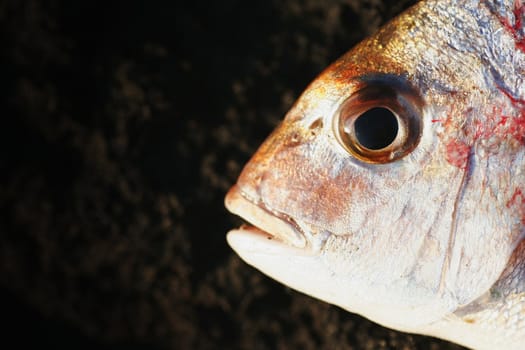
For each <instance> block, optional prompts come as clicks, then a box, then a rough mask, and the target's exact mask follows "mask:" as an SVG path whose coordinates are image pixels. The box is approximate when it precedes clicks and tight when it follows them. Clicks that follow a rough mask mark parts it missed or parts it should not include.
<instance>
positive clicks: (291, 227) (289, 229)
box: [224, 185, 307, 248]
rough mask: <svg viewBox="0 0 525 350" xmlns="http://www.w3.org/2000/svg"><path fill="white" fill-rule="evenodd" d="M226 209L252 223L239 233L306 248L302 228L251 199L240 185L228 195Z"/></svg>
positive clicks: (281, 214) (259, 201) (242, 228)
mask: <svg viewBox="0 0 525 350" xmlns="http://www.w3.org/2000/svg"><path fill="white" fill-rule="evenodd" d="M224 203H225V205H226V208H227V209H228V210H229V211H230V212H232V213H234V214H236V215H238V216H240V217H241V218H243V219H244V220H246V221H248V222H249V223H251V224H252V225H253V226H251V225H247V224H244V225H242V226H241V227H240V228H239V230H238V231H244V232H247V233H250V234H252V235H253V234H255V235H258V236H260V235H264V236H266V238H267V239H276V240H278V241H281V242H283V243H285V244H287V245H290V246H293V247H295V248H305V247H306V245H307V240H306V236H305V234H304V232H303V230H302V229H301V227H300V226H299V225H298V224H297V223H296V222H295V220H293V219H292V218H291V217H289V216H288V215H286V214H284V213H281V212H279V211H276V210H272V209H271V208H269V207H268V206H267V205H265V204H264V202H263V201H261V200H256V199H253V198H251V197H250V196H249V195H248V194H246V193H245V192H244V191H242V189H241V188H240V187H239V186H238V185H234V186H233V187H232V188H231V189H230V190H229V191H228V194H227V195H226V198H225V201H224Z"/></svg>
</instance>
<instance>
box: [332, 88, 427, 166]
mask: <svg viewBox="0 0 525 350" xmlns="http://www.w3.org/2000/svg"><path fill="white" fill-rule="evenodd" d="M421 106H422V102H421V99H420V98H419V96H418V95H417V94H415V93H414V92H413V91H412V90H411V89H409V88H407V87H405V86H403V85H402V84H399V82H396V83H392V82H383V81H381V82H367V83H366V84H365V86H364V87H363V88H361V89H359V90H358V91H356V92H355V93H354V94H352V95H351V96H350V97H349V98H348V99H346V100H345V101H344V102H343V103H342V104H341V107H340V108H339V109H338V111H337V112H336V117H335V118H334V132H335V134H336V138H337V139H338V141H339V143H340V144H341V145H342V146H343V147H344V148H345V150H347V151H348V152H349V153H350V154H351V155H352V156H353V157H355V158H357V159H359V160H360V161H363V162H366V163H372V164H385V163H390V162H393V161H396V160H398V159H401V158H403V157H404V156H406V155H407V154H409V153H410V152H411V151H412V150H414V148H415V147H416V146H417V144H418V143H419V140H420V138H421V132H422V118H421V116H422V107H421Z"/></svg>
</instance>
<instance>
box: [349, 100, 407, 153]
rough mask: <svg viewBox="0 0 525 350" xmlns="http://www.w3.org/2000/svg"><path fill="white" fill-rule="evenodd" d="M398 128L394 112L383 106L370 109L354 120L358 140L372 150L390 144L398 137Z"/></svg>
mask: <svg viewBox="0 0 525 350" xmlns="http://www.w3.org/2000/svg"><path fill="white" fill-rule="evenodd" d="M398 128H399V126H398V125H397V118H396V116H395V115H394V113H392V111H390V110H389V109H387V108H383V107H375V108H372V109H369V110H368V111H366V112H365V113H363V114H361V115H360V116H359V117H358V118H357V120H356V121H355V122H354V130H355V136H356V138H357V141H359V143H360V144H361V146H363V147H366V148H368V149H371V150H378V149H382V148H385V147H386V146H388V145H390V144H391V143H392V142H393V141H394V140H395V139H396V136H397V131H398Z"/></svg>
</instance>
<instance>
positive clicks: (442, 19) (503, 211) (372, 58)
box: [225, 0, 525, 349]
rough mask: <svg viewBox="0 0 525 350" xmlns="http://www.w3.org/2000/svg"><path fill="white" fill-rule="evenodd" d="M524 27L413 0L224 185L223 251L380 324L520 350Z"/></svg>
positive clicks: (523, 320) (523, 333)
mask: <svg viewBox="0 0 525 350" xmlns="http://www.w3.org/2000/svg"><path fill="white" fill-rule="evenodd" d="M524 24H525V2H524V1H523V0H520V1H516V0H493V1H490V0H486V1H471V0H457V1H451V0H447V1H443V0H439V1H437V0H428V1H422V2H420V3H418V4H416V5H415V6H414V7H412V8H410V9H409V10H407V11H406V12H404V13H403V14H401V15H400V16H399V17H397V18H395V19H394V20H392V21H391V22H390V23H388V24H387V25H385V26H384V27H383V28H382V29H380V30H379V31H378V32H377V33H376V34H375V35H373V36H372V37H370V38H368V39H365V40H364V41H363V42H361V43H360V44H358V45H357V46H356V47H355V48H353V49H352V50H350V51H349V52H348V53H346V54H345V55H343V56H342V57H341V58H340V59H339V60H337V61H336V62H335V63H333V64H332V65H331V66H329V67H328V68H327V69H326V70H325V71H324V72H323V73H321V74H320V76H319V77H318V78H317V79H315V80H314V81H313V82H312V83H311V84H310V86H309V87H308V88H307V89H306V91H304V93H303V94H302V95H301V97H300V98H299V99H298V101H297V102H296V103H295V104H294V106H293V107H292V108H291V110H290V111H289V112H288V113H287V115H286V117H285V118H284V120H283V121H282V123H281V124H280V125H279V126H278V127H277V128H276V130H275V131H274V132H273V133H272V134H271V135H270V136H269V138H268V139H267V140H266V141H265V142H264V143H263V145H262V146H261V147H260V148H259V149H258V151H257V152H256V153H255V155H254V156H253V158H252V159H251V160H250V161H249V162H248V164H247V165H246V166H245V168H244V169H243V171H242V173H241V175H240V177H239V179H238V180H237V183H236V184H235V185H234V186H233V187H232V188H231V190H230V191H229V192H228V194H227V196H226V199H225V203H226V206H227V208H228V209H229V210H230V211H231V212H233V213H235V214H237V215H239V216H241V217H242V218H244V219H245V220H246V221H248V222H249V223H250V224H251V225H253V226H249V225H243V226H242V227H241V228H239V229H235V230H232V231H230V232H229V233H228V235H227V240H228V243H229V244H230V246H231V247H232V248H233V250H234V251H235V252H236V253H237V254H238V255H239V256H240V257H241V258H242V259H243V260H245V261H246V262H247V263H248V264H250V265H253V266H254V267H255V268H257V269H259V270H261V271H262V272H263V273H265V274H267V275H268V276H271V277H272V278H274V279H276V280H278V281H280V282H282V283H283V284H285V285H288V286H290V287H291V288H293V289H296V290H298V291H301V292H303V293H306V294H308V295H311V296H313V297H315V298H318V299H321V300H324V301H326V302H328V303H331V304H335V305H337V306H339V307H341V308H343V309H346V310H348V311H350V312H354V313H358V314H361V315H363V316H365V317H366V318H368V319H370V320H372V321H374V322H377V323H379V324H381V325H384V326H386V327H390V328H393V329H397V330H401V331H405V332H412V333H418V334H425V335H431V336H435V337H439V338H443V339H447V340H449V341H452V342H456V343H458V344H462V345H464V346H467V347H471V348H476V349H524V348H525V239H524V236H525V25H524Z"/></svg>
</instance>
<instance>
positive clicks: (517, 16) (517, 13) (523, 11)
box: [499, 0, 525, 52]
mask: <svg viewBox="0 0 525 350" xmlns="http://www.w3.org/2000/svg"><path fill="white" fill-rule="evenodd" d="M512 13H513V14H514V25H512V24H510V22H509V20H508V19H506V18H501V17H500V18H499V21H500V23H501V25H502V26H503V27H504V28H505V29H506V30H507V31H508V32H509V33H510V34H511V35H512V37H513V38H514V43H515V46H516V49H518V50H520V51H523V52H525V37H524V36H523V35H521V34H520V30H521V27H522V25H523V23H522V18H523V17H524V16H525V5H524V3H523V1H519V0H516V1H514V10H513V11H512Z"/></svg>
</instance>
